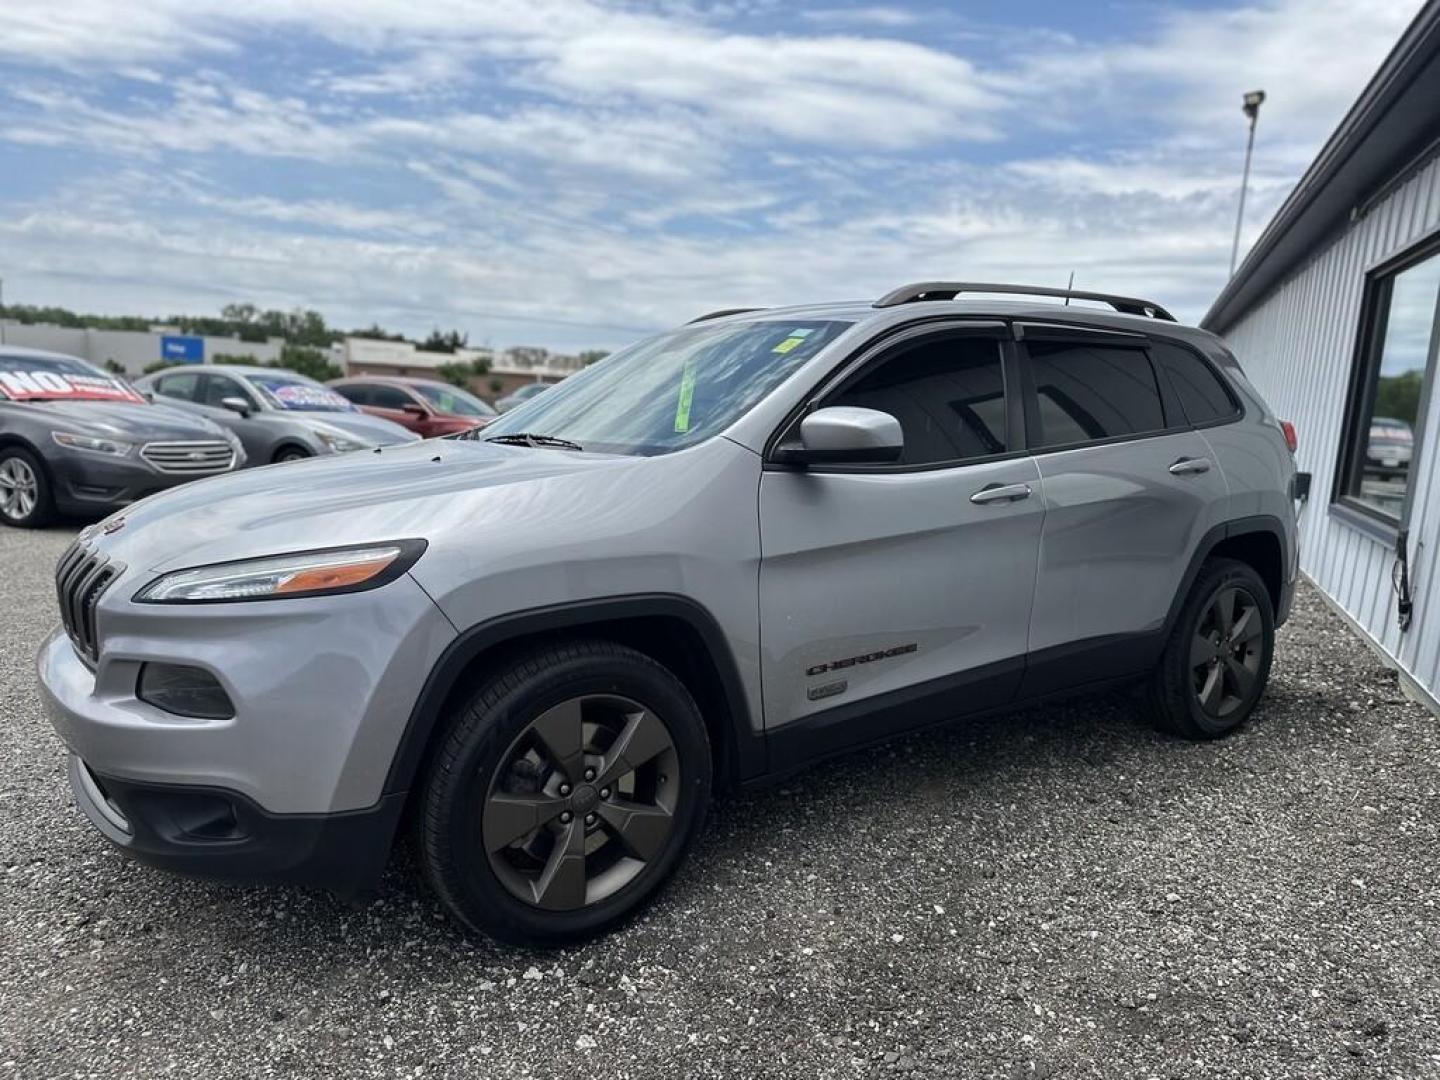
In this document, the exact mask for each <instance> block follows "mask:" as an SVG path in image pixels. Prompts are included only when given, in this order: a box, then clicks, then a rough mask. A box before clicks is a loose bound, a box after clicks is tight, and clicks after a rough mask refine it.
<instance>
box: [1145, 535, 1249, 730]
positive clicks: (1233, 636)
mask: <svg viewBox="0 0 1440 1080" xmlns="http://www.w3.org/2000/svg"><path fill="white" fill-rule="evenodd" d="M1274 649H1275V612H1274V609H1273V608H1272V606H1271V603H1270V593H1269V590H1267V589H1266V588H1265V583H1264V582H1263V581H1261V580H1260V575H1259V574H1257V573H1256V572H1255V570H1254V569H1253V568H1251V567H1250V566H1248V565H1246V564H1245V563H1242V562H1237V561H1235V560H1233V559H1211V560H1209V561H1207V562H1206V563H1205V565H1204V566H1203V567H1201V570H1200V575H1199V577H1198V578H1197V579H1196V581H1195V585H1194V587H1193V588H1192V589H1191V591H1190V596H1189V598H1188V599H1187V600H1186V601H1185V606H1184V607H1183V608H1182V609H1181V611H1180V617H1179V618H1178V619H1177V620H1176V623H1175V629H1174V630H1173V631H1172V632H1171V635H1170V640H1169V641H1168V642H1167V644H1166V646H1165V652H1164V654H1163V655H1162V657H1161V659H1160V664H1159V667H1158V668H1156V671H1155V674H1154V675H1153V676H1152V678H1151V684H1150V706H1151V710H1152V712H1153V714H1154V719H1155V722H1156V724H1157V726H1159V727H1161V728H1163V729H1164V730H1166V731H1170V732H1173V733H1174V734H1176V735H1183V736H1185V737H1186V738H1191V739H1215V738H1219V737H1220V736H1222V735H1228V734H1229V733H1230V732H1232V731H1234V730H1235V729H1236V728H1237V727H1239V726H1240V725H1241V724H1243V723H1244V722H1245V720H1246V719H1247V718H1248V717H1249V715H1250V714H1251V712H1253V711H1254V709H1255V705H1256V703H1257V702H1258V701H1259V700H1260V695H1261V694H1262V693H1263V692H1264V690H1265V684H1266V681H1267V680H1268V679H1269V677H1270V661H1271V657H1272V655H1273V653H1274Z"/></svg>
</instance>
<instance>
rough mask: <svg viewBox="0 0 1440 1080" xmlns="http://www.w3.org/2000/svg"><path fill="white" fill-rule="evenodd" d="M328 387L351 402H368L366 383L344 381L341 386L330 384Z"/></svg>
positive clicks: (368, 389) (358, 403) (357, 403)
mask: <svg viewBox="0 0 1440 1080" xmlns="http://www.w3.org/2000/svg"><path fill="white" fill-rule="evenodd" d="M330 389H331V390H334V391H335V392H336V393H337V394H339V395H340V396H341V397H343V398H344V399H345V400H346V401H348V402H351V403H352V404H355V405H369V404H370V387H369V385H368V384H366V383H345V384H344V385H343V386H332V387H331V388H330Z"/></svg>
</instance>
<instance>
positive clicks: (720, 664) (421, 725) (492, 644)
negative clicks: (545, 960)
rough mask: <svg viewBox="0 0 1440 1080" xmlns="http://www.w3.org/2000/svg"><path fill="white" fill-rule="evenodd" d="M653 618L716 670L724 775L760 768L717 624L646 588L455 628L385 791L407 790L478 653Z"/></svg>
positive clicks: (693, 606) (759, 752)
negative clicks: (725, 720)
mask: <svg viewBox="0 0 1440 1080" xmlns="http://www.w3.org/2000/svg"><path fill="white" fill-rule="evenodd" d="M657 616H658V617H664V618H673V619H679V620H682V621H683V622H685V623H686V624H687V625H688V626H689V627H690V628H691V629H692V630H694V631H695V632H696V633H697V634H698V635H699V636H700V639H701V640H702V641H703V642H704V643H705V649H706V652H707V653H708V654H709V659H710V661H711V663H712V664H713V665H714V667H715V671H716V673H717V674H718V676H719V680H720V684H721V687H722V689H723V693H724V698H725V700H724V705H725V707H726V710H727V712H728V714H729V718H730V721H731V723H730V728H731V731H730V732H729V734H731V735H732V736H733V742H732V744H731V745H730V746H729V747H727V748H721V747H717V748H716V751H717V753H720V754H725V752H726V750H728V751H730V753H729V754H728V755H727V756H728V757H729V760H730V768H731V772H732V773H733V776H732V777H730V778H728V779H734V780H746V779H749V778H750V777H751V776H755V775H758V774H760V773H763V772H764V771H765V768H766V752H765V739H764V736H763V735H760V734H758V733H756V731H755V729H754V727H753V726H752V724H751V718H750V709H749V706H748V705H747V704H746V698H745V688H744V684H743V683H742V682H741V681H740V672H739V669H738V668H737V667H736V665H735V658H734V656H733V655H732V654H731V652H730V647H729V645H728V644H727V643H726V640H725V635H724V633H723V631H721V629H720V625H719V623H717V622H716V621H715V617H714V616H713V615H711V614H710V612H709V611H707V610H706V609H705V608H704V607H702V606H701V605H700V604H698V603H696V602H695V601H693V600H690V599H688V598H686V597H683V596H678V595H673V594H669V593H646V594H641V595H635V596H617V597H607V598H603V599H596V600H584V601H579V602H577V603H573V604H558V605H554V606H551V607H543V608H534V609H531V610H529V611H522V612H516V613H515V614H512V615H503V616H501V617H499V618H496V619H492V620H489V621H488V622H483V623H480V624H479V625H478V626H473V627H471V628H470V629H468V630H466V631H464V632H463V633H462V634H460V636H459V637H457V638H456V639H455V640H454V641H452V642H451V643H450V645H449V647H448V648H446V650H445V652H444V653H443V654H442V655H441V657H440V659H439V661H438V662H437V663H436V664H435V666H434V668H432V669H431V672H430V675H429V677H428V678H427V679H426V681H425V686H424V687H423V688H422V689H421V691H420V697H419V699H418V700H417V701H416V703H415V707H414V708H413V709H412V710H411V713H410V719H409V722H408V723H407V724H406V726H405V733H404V735H402V736H401V739H400V745H399V747H398V748H397V750H396V752H395V758H394V760H393V761H392V762H391V764H390V772H389V775H388V776H387V777H386V779H385V788H384V791H385V793H386V794H387V795H388V794H391V793H394V792H403V791H408V790H409V789H410V787H411V786H412V784H413V783H414V781H415V778H416V773H417V772H418V771H419V769H420V766H421V764H422V762H423V761H424V760H425V755H426V753H427V750H428V748H429V746H430V743H431V738H432V736H433V735H434V733H435V729H436V726H437V725H438V724H439V723H440V721H441V720H442V719H443V717H442V715H441V713H442V709H443V708H444V705H445V702H446V700H447V698H448V697H449V695H450V692H451V691H452V690H453V689H454V688H455V686H456V685H457V683H459V681H460V679H462V678H463V677H464V675H465V673H466V671H467V670H468V669H469V667H470V665H471V664H472V663H473V662H474V661H475V660H476V659H477V658H478V657H480V656H481V655H482V654H484V653H485V652H487V651H489V650H491V649H495V648H498V647H502V646H504V645H505V644H506V643H508V642H511V641H516V640H518V639H520V638H525V637H529V636H531V635H534V634H543V633H554V632H557V631H583V630H584V629H585V628H586V627H587V626H596V625H600V624H605V623H614V622H620V621H623V620H629V619H644V618H647V617H657ZM700 704H701V707H702V708H703V707H704V705H705V703H704V702H703V701H702V702H701V703H700Z"/></svg>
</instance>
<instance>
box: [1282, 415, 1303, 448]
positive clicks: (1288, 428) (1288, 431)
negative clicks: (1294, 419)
mask: <svg viewBox="0 0 1440 1080" xmlns="http://www.w3.org/2000/svg"><path fill="white" fill-rule="evenodd" d="M1280 430H1281V431H1283V432H1285V445H1286V446H1288V447H1289V448H1290V453H1292V454H1293V453H1295V448H1296V447H1297V446H1299V445H1300V437H1299V436H1298V435H1296V434H1295V425H1294V424H1292V423H1291V422H1290V421H1289V420H1281V421H1280Z"/></svg>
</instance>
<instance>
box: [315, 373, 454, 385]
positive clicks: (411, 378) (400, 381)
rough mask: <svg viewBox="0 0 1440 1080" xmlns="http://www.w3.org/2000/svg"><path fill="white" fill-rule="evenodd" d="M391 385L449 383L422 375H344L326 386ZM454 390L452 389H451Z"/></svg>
mask: <svg viewBox="0 0 1440 1080" xmlns="http://www.w3.org/2000/svg"><path fill="white" fill-rule="evenodd" d="M357 382H364V383H393V384H394V385H396V386H450V385H451V384H450V383H447V382H445V381H444V380H443V379H427V378H425V377H424V376H422V375H365V374H360V375H345V376H343V377H341V378H339V379H331V380H330V381H329V382H327V383H326V384H325V385H326V386H339V385H340V384H342V383H357ZM451 388H452V389H454V387H451Z"/></svg>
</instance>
